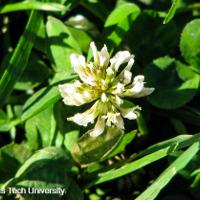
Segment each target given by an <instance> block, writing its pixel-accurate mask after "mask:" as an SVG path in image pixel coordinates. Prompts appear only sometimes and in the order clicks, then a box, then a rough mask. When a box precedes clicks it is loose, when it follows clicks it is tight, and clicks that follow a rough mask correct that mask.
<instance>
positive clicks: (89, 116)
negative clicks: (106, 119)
mask: <svg viewBox="0 0 200 200" xmlns="http://www.w3.org/2000/svg"><path fill="white" fill-rule="evenodd" d="M99 105H100V104H99V101H97V102H96V103H95V104H94V105H93V106H92V107H91V108H90V109H88V110H86V111H85V112H83V113H77V114H75V115H74V116H73V117H69V118H67V120H69V121H73V122H75V123H77V124H79V125H81V126H87V125H88V123H94V120H95V119H96V118H97V116H98V115H99Z"/></svg>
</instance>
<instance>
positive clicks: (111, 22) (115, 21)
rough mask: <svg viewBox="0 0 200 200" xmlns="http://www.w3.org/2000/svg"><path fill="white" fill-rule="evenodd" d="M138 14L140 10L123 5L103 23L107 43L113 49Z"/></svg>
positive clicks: (131, 5)
mask: <svg viewBox="0 0 200 200" xmlns="http://www.w3.org/2000/svg"><path fill="white" fill-rule="evenodd" d="M139 14H140V8H139V7H138V6H137V5H136V4H133V3H124V4H122V5H120V6H118V7H117V8H116V9H114V11H113V12H111V14H110V15H109V16H108V18H107V20H106V22H105V25H104V27H105V33H106V36H107V43H109V44H110V46H111V47H112V48H113V46H116V47H117V46H118V45H119V44H120V43H121V41H122V40H123V37H124V35H125V33H126V32H127V31H128V30H129V29H130V27H131V26H132V24H133V22H134V21H135V19H136V18H137V17H138V15H139Z"/></svg>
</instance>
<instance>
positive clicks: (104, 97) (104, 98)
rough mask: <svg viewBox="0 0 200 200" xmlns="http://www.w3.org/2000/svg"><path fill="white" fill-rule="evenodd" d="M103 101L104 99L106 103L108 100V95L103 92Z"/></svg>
mask: <svg viewBox="0 0 200 200" xmlns="http://www.w3.org/2000/svg"><path fill="white" fill-rule="evenodd" d="M101 101H102V102H103V103H105V102H107V101H108V97H107V96H106V94H105V93H102V95H101Z"/></svg>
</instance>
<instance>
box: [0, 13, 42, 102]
mask: <svg viewBox="0 0 200 200" xmlns="http://www.w3.org/2000/svg"><path fill="white" fill-rule="evenodd" d="M41 21H42V16H41V15H40V13H38V12H37V11H32V13H31V15H30V17H29V20H28V23H27V26H26V28H25V31H24V33H23V35H22V36H21V38H20V40H19V42H18V44H17V47H16V48H15V50H14V53H13V55H12V57H11V59H10V61H9V63H8V66H7V68H6V69H5V71H4V72H3V74H2V77H1V79H0V91H1V93H0V104H2V103H3V102H4V100H5V98H6V97H7V96H8V95H9V94H10V93H11V92H12V90H13V88H14V85H15V83H16V82H17V81H18V80H19V78H20V76H21V75H22V73H23V71H24V69H25V68H26V66H27V62H28V59H29V56H30V53H31V50H32V47H33V43H34V39H35V37H36V35H37V30H38V27H39V25H40V23H41Z"/></svg>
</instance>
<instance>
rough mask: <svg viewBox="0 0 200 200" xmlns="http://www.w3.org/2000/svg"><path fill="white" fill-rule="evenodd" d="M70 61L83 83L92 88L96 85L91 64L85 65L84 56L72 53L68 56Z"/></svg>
mask: <svg viewBox="0 0 200 200" xmlns="http://www.w3.org/2000/svg"><path fill="white" fill-rule="evenodd" d="M70 60H71V64H72V66H73V68H74V71H75V72H76V73H77V74H78V75H79V77H80V79H81V80H82V81H83V82H84V83H87V84H89V85H92V86H94V85H96V77H95V75H94V73H93V71H92V70H91V64H89V65H87V64H86V62H85V57H84V56H82V55H77V54H74V53H72V54H71V55H70Z"/></svg>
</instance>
